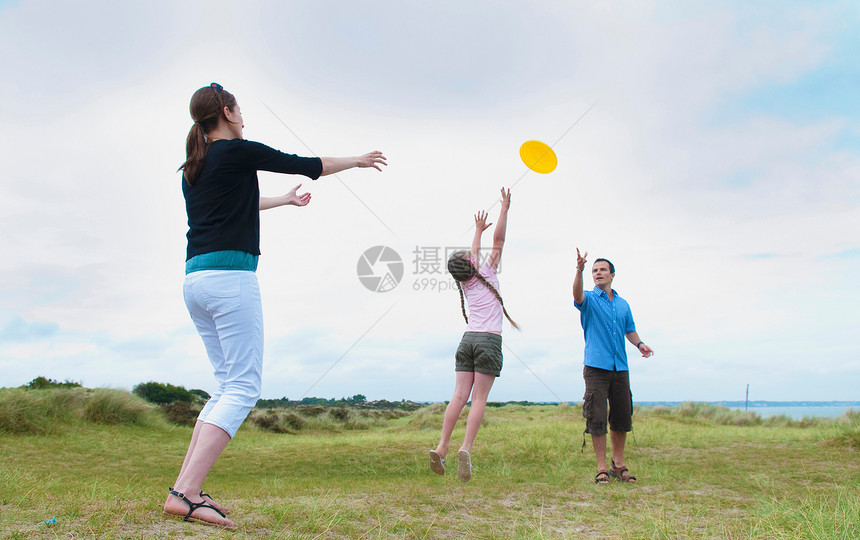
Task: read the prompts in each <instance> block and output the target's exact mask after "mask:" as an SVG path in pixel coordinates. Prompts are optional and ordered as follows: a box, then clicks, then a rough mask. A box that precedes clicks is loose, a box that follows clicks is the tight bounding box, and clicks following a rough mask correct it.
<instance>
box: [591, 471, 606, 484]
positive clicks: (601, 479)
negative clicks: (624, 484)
mask: <svg viewBox="0 0 860 540" xmlns="http://www.w3.org/2000/svg"><path fill="white" fill-rule="evenodd" d="M594 483H595V484H608V483H609V473H607V472H606V471H600V472H599V473H597V476H595V477H594Z"/></svg>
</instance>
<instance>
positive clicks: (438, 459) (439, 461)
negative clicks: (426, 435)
mask: <svg viewBox="0 0 860 540" xmlns="http://www.w3.org/2000/svg"><path fill="white" fill-rule="evenodd" d="M430 470H431V471H433V472H434V473H436V474H445V458H443V457H442V456H441V455H439V452H437V451H436V450H430Z"/></svg>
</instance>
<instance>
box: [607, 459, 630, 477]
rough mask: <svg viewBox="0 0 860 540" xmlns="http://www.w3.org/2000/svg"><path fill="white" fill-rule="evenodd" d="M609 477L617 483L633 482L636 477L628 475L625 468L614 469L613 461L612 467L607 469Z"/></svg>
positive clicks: (628, 472)
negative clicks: (616, 480)
mask: <svg viewBox="0 0 860 540" xmlns="http://www.w3.org/2000/svg"><path fill="white" fill-rule="evenodd" d="M609 475H610V476H612V478H616V479H618V481H619V482H635V481H636V477H635V476H633V475H632V474H630V471H628V470H627V467H616V466H615V460H614V459H613V460H612V467H611V468H610V469H609Z"/></svg>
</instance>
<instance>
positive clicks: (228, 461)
mask: <svg viewBox="0 0 860 540" xmlns="http://www.w3.org/2000/svg"><path fill="white" fill-rule="evenodd" d="M49 392H58V391H44V392H41V393H40V392H30V393H24V392H23V391H18V390H15V391H12V390H5V389H2V390H0V464H2V465H0V537H2V538H89V537H95V538H195V537H215V538H218V537H224V538H244V537H248V538H390V537H405V538H463V537H469V538H582V537H593V538H615V537H626V538H686V537H693V538H827V539H831V538H858V536H860V502H858V501H860V454H858V442H860V441H858V434H860V414H857V413H853V414H850V415H846V416H843V417H841V418H840V419H838V420H818V421H804V422H789V421H788V420H787V419H784V418H783V419H776V420H770V421H768V422H763V421H761V420H760V419H758V418H757V417H754V416H751V415H744V414H743V413H734V412H731V411H727V410H723V409H720V408H715V407H708V406H699V405H692V404H687V405H684V406H681V407H677V408H674V409H647V408H642V409H639V410H637V411H636V415H635V417H634V418H635V432H634V437H629V438H628V451H627V456H628V460H627V461H628V466H629V467H630V469H631V471H632V472H633V474H635V475H637V476H638V478H639V482H638V483H636V484H635V485H626V484H621V483H618V482H613V483H612V484H610V485H608V486H597V485H595V484H594V483H593V482H592V478H593V476H594V474H595V470H594V456H593V453H592V450H591V446H590V443H589V445H588V446H587V447H586V449H585V451H582V450H581V448H580V447H581V444H582V429H583V420H582V417H581V410H580V409H579V408H578V407H572V406H566V405H562V406H531V407H524V406H506V407H500V408H489V409H488V411H487V417H486V422H485V425H484V427H483V428H482V430H481V432H480V433H479V435H478V441H477V442H476V445H475V447H474V450H473V462H474V465H475V472H474V477H473V480H472V482H470V483H468V484H463V483H461V482H459V481H458V480H457V478H456V472H455V471H452V472H453V474H452V473H449V474H448V475H446V476H444V477H440V476H437V475H435V474H433V473H431V472H430V471H429V468H428V465H427V461H428V460H427V450H428V449H430V448H432V447H434V446H435V443H436V441H437V438H438V430H439V428H440V426H441V422H442V416H441V415H442V410H443V409H442V406H441V405H434V406H430V407H427V408H424V409H421V410H419V411H416V412H414V413H411V414H408V415H406V416H401V417H394V418H389V419H383V420H380V421H379V422H376V423H365V424H355V426H357V427H358V429H338V428H337V427H336V426H329V427H328V428H327V429H325V430H320V429H310V430H309V429H303V430H301V431H299V432H298V433H296V434H284V433H271V432H268V431H264V430H262V429H260V428H259V427H257V425H256V424H254V423H253V422H247V423H246V425H245V426H244V427H243V428H242V429H241V430H240V431H239V433H238V434H237V436H236V437H235V439H234V440H233V441H232V442H231V443H230V446H228V448H227V450H226V451H225V453H224V454H223V455H222V458H221V459H220V460H219V462H218V463H217V464H216V466H215V469H214V470H213V471H212V473H211V474H210V477H209V480H208V481H207V485H206V486H205V487H206V489H207V491H209V492H210V493H212V494H213V495H214V496H215V497H216V498H218V499H219V500H220V501H221V502H222V503H224V504H227V505H229V506H230V507H231V509H232V513H231V517H232V518H233V519H234V520H235V521H236V522H237V523H238V524H239V530H238V531H237V532H235V533H230V532H225V531H220V530H217V529H214V528H210V527H204V526H201V525H198V524H191V523H185V522H182V521H180V520H174V519H170V518H167V517H165V516H164V515H163V514H162V511H161V505H162V503H163V501H164V498H165V496H166V494H167V488H168V487H169V486H170V485H171V482H172V481H173V480H174V478H175V475H176V473H177V468H178V466H179V464H180V463H181V460H182V457H183V455H184V451H185V448H186V445H187V443H188V438H189V436H190V428H185V427H178V426H174V425H171V424H168V423H167V422H166V421H165V420H164V419H163V418H162V416H161V415H160V413H159V412H158V411H157V410H155V409H153V408H151V407H149V406H146V405H145V404H143V403H142V402H139V401H137V398H135V397H134V396H130V395H128V394H125V396H123V395H121V394H122V393H117V391H103V392H99V391H95V392H93V391H87V392H88V393H84V392H83V391H82V390H80V389H79V390H76V391H75V392H77V393H75V392H71V393H70V394H69V396H72V397H65V398H62V399H59V398H58V399H53V398H51V397H50V396H56V395H57V394H49ZM93 400H100V403H101V405H99V406H96V405H93V404H92V403H94V401H93ZM123 400H125V402H123ZM54 401H59V402H60V403H65V405H63V406H60V405H57V404H56V403H54ZM105 403H107V405H105ZM117 403H119V404H118V405H117ZM105 407H107V408H110V407H115V408H119V409H122V410H125V408H128V409H130V410H131V411H132V412H124V413H121V414H120V413H110V412H105V410H104V408H105ZM33 411H35V412H33ZM76 411H78V412H76ZM28 414H29V415H31V416H30V417H28V416H27V415H28ZM45 419H47V420H45ZM462 429H463V427H462V425H461V426H459V427H458V429H457V431H455V433H454V440H455V441H458V440H459V439H460V438H461V437H462ZM634 438H635V441H634ZM452 447H453V448H454V449H456V444H455V445H452ZM450 457H452V458H454V459H452V460H451V461H452V462H453V461H456V458H455V454H454V453H453V452H452V454H451V456H450ZM54 519H55V520H56V521H55V522H54V523H46V521H52V520H54Z"/></svg>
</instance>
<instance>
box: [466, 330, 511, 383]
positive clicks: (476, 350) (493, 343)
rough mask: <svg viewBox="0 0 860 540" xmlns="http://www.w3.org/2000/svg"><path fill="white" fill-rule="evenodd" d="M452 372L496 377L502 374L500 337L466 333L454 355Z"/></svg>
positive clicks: (489, 334)
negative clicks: (454, 360) (470, 372)
mask: <svg viewBox="0 0 860 540" xmlns="http://www.w3.org/2000/svg"><path fill="white" fill-rule="evenodd" d="M455 359H456V362H455V368H454V371H472V372H477V373H484V374H486V375H493V376H495V377H498V376H499V375H500V374H501V373H502V336H500V335H498V334H492V333H490V332H466V333H465V334H463V339H462V340H460V346H459V347H457V354H456V355H455Z"/></svg>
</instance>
